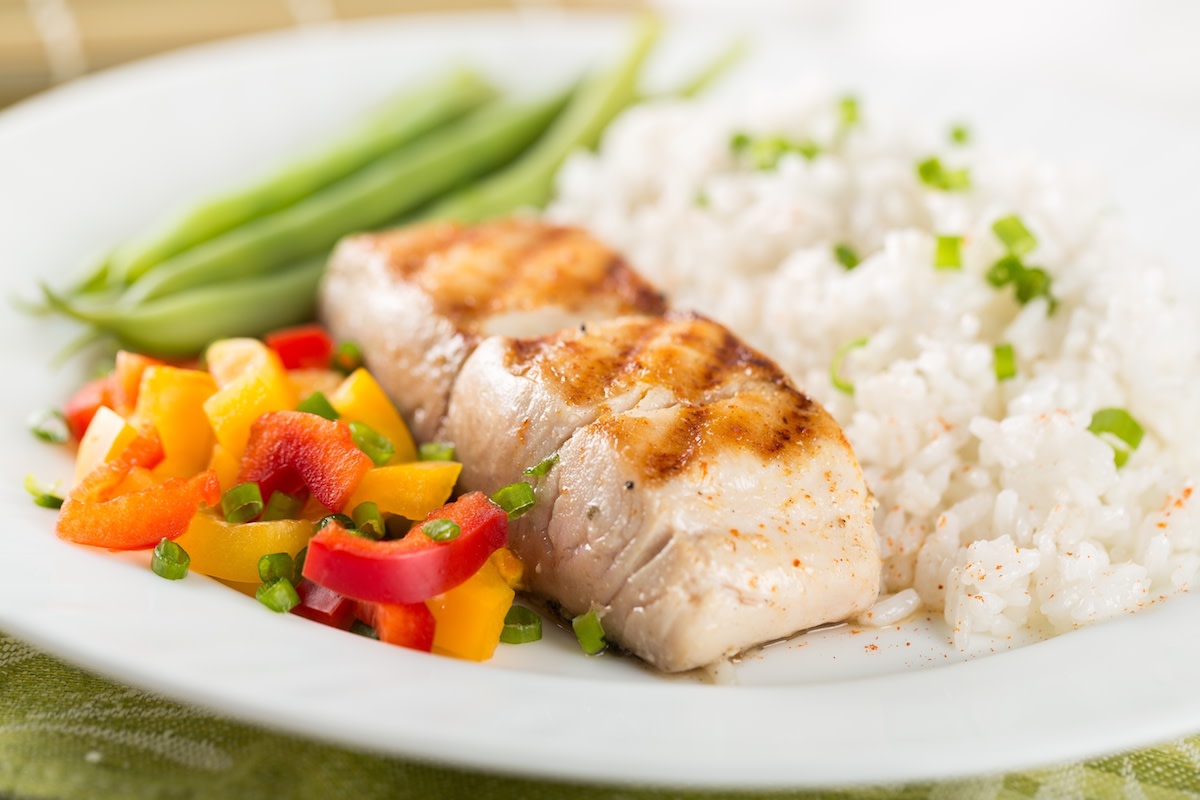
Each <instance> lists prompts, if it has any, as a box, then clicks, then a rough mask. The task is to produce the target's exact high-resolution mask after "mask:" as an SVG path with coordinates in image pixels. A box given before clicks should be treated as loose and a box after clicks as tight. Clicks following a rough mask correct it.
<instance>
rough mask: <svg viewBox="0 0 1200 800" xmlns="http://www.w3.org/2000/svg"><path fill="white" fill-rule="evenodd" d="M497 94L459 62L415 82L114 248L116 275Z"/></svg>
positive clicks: (271, 208)
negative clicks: (350, 125)
mask: <svg viewBox="0 0 1200 800" xmlns="http://www.w3.org/2000/svg"><path fill="white" fill-rule="evenodd" d="M495 95H496V90H495V89H494V88H493V87H492V86H491V85H490V84H489V83H488V82H487V81H485V80H484V79H483V78H482V77H481V76H479V75H478V74H477V73H475V72H473V71H470V70H466V69H458V70H455V71H453V72H450V73H449V74H447V75H443V76H441V77H439V78H438V79H436V80H434V81H431V82H429V83H426V84H422V85H421V86H418V87H417V88H415V89H410V90H408V91H406V92H405V93H404V94H402V95H401V96H399V97H398V98H396V99H395V100H393V101H392V102H390V103H389V104H388V105H386V106H384V107H382V108H381V109H379V111H378V112H376V113H375V114H373V115H371V116H370V117H368V118H367V119H365V120H364V121H363V123H362V124H360V125H359V126H358V127H356V128H354V129H353V130H351V131H349V132H348V133H347V134H345V135H344V136H342V137H340V138H339V139H337V140H335V141H333V142H331V143H330V144H329V145H327V146H326V147H324V148H323V149H321V150H319V151H317V152H314V153H312V154H311V155H309V156H308V157H306V158H303V159H301V160H298V161H295V162H292V163H291V164H289V165H288V166H286V167H284V168H283V169H281V170H280V171H278V172H276V173H275V174H273V175H270V176H268V177H266V178H265V179H263V180H261V181H258V182H256V183H252V184H250V185H247V186H245V187H244V188H241V189H239V190H237V191H233V192H230V193H228V194H224V195H222V196H219V197H214V198H212V199H211V200H208V201H207V202H204V203H201V204H200V205H197V206H195V207H193V208H191V209H189V210H187V211H185V212H183V213H180V214H178V215H176V216H174V217H172V218H169V219H167V220H165V221H164V222H163V223H162V224H161V225H159V226H158V227H156V228H153V229H151V230H150V231H147V232H146V233H145V234H144V235H142V236H140V237H138V238H135V239H133V240H131V241H129V242H127V243H125V244H123V245H122V246H120V247H119V248H117V250H116V252H115V253H114V254H113V257H112V259H111V265H110V270H109V272H110V273H111V275H110V280H111V281H114V282H117V283H118V284H124V283H130V282H133V281H136V280H137V279H139V278H141V277H142V276H143V275H145V274H146V273H147V272H150V271H152V270H153V269H155V268H156V267H157V266H158V265H159V264H162V263H164V262H167V261H168V260H169V259H171V258H172V257H173V256H176V255H178V254H180V253H183V252H185V251H187V250H189V249H190V248H192V247H195V246H196V245H199V244H201V243H203V242H206V241H209V240H211V239H213V238H214V237H216V236H218V235H220V234H222V233H225V232H226V231H229V230H232V229H234V228H236V227H238V226H240V225H243V224H245V223H248V222H250V221H252V220H254V219H257V218H259V217H261V216H263V215H266V214H270V213H272V212H275V211H278V210H279V209H282V208H286V207H288V206H290V205H292V204H293V203H295V202H297V201H299V200H302V199H303V198H305V197H307V196H308V195H310V194H312V193H314V192H316V191H318V190H320V189H321V188H323V187H325V186H327V185H329V184H332V183H334V182H336V181H338V180H340V179H342V178H344V177H346V176H347V175H350V174H353V173H354V172H356V171H358V170H360V169H362V168H363V167H365V166H366V165H368V164H370V163H372V162H374V161H375V160H377V159H379V158H381V157H383V156H385V155H386V154H388V153H391V152H394V151H395V150H397V149H398V148H401V147H402V146H404V145H406V144H408V143H409V142H412V141H414V140H416V139H418V138H419V137H421V136H423V135H425V134H427V133H429V132H430V131H433V130H435V129H437V128H439V127H441V126H443V125H445V124H446V123H449V122H452V121H453V120H456V119H459V118H461V117H462V116H464V115H465V114H467V113H469V112H471V111H473V110H475V109H476V108H478V107H479V106H481V105H483V104H484V103H485V102H487V101H488V100H491V99H492V98H493V97H494V96H495Z"/></svg>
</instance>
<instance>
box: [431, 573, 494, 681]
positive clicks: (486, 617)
mask: <svg viewBox="0 0 1200 800" xmlns="http://www.w3.org/2000/svg"><path fill="white" fill-rule="evenodd" d="M513 597H514V592H513V589H512V587H511V586H509V585H508V581H506V580H505V579H504V576H503V575H501V574H500V570H498V569H497V568H496V565H495V564H494V563H493V562H492V561H491V560H490V559H489V560H488V561H485V562H484V564H483V566H482V567H480V569H479V571H478V572H476V573H475V574H474V575H472V576H471V577H470V578H468V579H467V580H466V582H465V583H461V584H459V585H458V586H456V587H455V588H453V589H451V590H450V591H448V592H445V593H444V594H439V595H436V596H435V597H431V598H429V599H428V600H426V601H425V604H426V605H428V606H429V610H430V611H431V612H433V618H434V619H435V620H436V621H437V626H436V627H435V628H434V633H433V647H432V650H433V652H435V653H440V654H442V655H447V656H454V657H455V658H465V659H468V660H470V661H486V660H487V659H489V658H491V657H492V653H494V652H495V650H496V645H497V644H498V643H499V642H500V631H501V630H502V629H503V628H504V617H505V615H506V614H508V609H509V608H510V607H511V606H512V602H513Z"/></svg>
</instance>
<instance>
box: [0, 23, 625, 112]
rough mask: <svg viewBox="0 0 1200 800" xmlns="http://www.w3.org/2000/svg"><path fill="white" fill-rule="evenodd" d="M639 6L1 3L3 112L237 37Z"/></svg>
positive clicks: (0, 93)
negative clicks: (88, 77)
mask: <svg viewBox="0 0 1200 800" xmlns="http://www.w3.org/2000/svg"><path fill="white" fill-rule="evenodd" d="M639 5H642V4H641V3H639V2H637V1H636V0H0V108H2V107H4V106H6V105H10V104H12V103H14V102H16V101H17V100H20V99H22V98H25V97H28V96H30V95H32V94H35V93H36V92H40V91H42V90H44V89H48V88H50V87H51V86H54V85H55V84H58V83H61V82H63V81H68V80H71V79H72V78H75V77H78V76H80V75H83V74H85V73H87V72H93V71H95V70H100V69H104V68H106V67H111V66H114V65H116V64H121V63H124V62H126V61H132V60H135V59H138V58H144V57H146V56H150V55H154V54H156V53H161V52H164V51H166V50H172V49H175V48H178V47H185V46H188V45H193V44H198V43H201V42H206V41H212V40H215V39H222V38H226V37H229V36H236V35H238V34H245V33H256V32H260V31H267V30H272V29H277V28H286V27H295V26H302V25H317V24H321V23H326V22H330V21H335V20H344V19H360V18H363V17H371V16H382V15H389V14H399V13H408V12H430V11H466V10H477V9H493V8H512V9H528V8H546V7H550V8H556V7H557V8H565V9H580V10H626V9H630V8H634V7H636V6H639Z"/></svg>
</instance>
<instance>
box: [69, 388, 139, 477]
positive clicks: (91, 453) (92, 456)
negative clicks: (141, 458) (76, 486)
mask: <svg viewBox="0 0 1200 800" xmlns="http://www.w3.org/2000/svg"><path fill="white" fill-rule="evenodd" d="M135 436H137V431H136V430H134V427H133V426H132V425H130V424H129V423H128V422H126V421H125V418H124V417H122V416H121V415H120V414H118V413H117V412H116V411H113V410H112V409H111V408H109V407H108V406H100V407H99V408H98V409H96V416H94V417H92V422H91V424H90V425H88V429H87V432H86V433H85V434H83V438H82V439H80V440H79V450H78V451H77V452H76V454H75V481H74V482H75V483H79V481H81V480H82V479H83V476H84V475H87V474H88V473H89V472H91V471H92V470H94V469H95V468H96V467H98V466H100V465H101V464H103V463H105V462H106V461H111V460H113V459H114V458H116V457H117V456H118V455H120V454H121V451H122V450H124V449H125V447H126V446H127V445H128V444H129V443H130V442H132V441H133V437H135Z"/></svg>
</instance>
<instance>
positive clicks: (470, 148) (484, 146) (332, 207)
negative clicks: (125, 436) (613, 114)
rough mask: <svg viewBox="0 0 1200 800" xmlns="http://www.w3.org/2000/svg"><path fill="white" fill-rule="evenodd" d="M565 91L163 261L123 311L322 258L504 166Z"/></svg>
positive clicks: (433, 141)
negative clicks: (354, 234)
mask: <svg viewBox="0 0 1200 800" xmlns="http://www.w3.org/2000/svg"><path fill="white" fill-rule="evenodd" d="M565 102H566V95H565V94H556V95H554V96H552V97H548V98H541V99H538V100H535V101H529V102H521V103H516V102H510V101H505V100H497V101H494V102H493V103H491V104H489V105H487V106H485V107H484V108H482V109H480V110H479V111H476V112H474V113H473V114H471V115H470V116H468V117H466V118H465V119H463V120H462V121H460V122H459V123H458V124H457V125H454V126H451V127H450V128H449V129H447V130H446V131H444V132H442V133H440V134H439V135H437V136H434V137H428V138H426V139H422V140H419V141H417V142H415V143H413V144H412V145H411V146H409V147H406V148H403V149H402V150H400V151H399V152H397V153H395V154H393V155H391V156H387V157H385V158H382V159H380V160H378V161H376V162H375V163H374V164H372V165H371V166H369V167H367V168H366V169H363V170H361V171H360V172H358V173H356V174H354V175H352V176H350V177H349V178H347V179H346V180H344V181H341V182H340V183H337V184H334V185H333V186H330V187H329V188H327V189H324V190H322V191H320V192H317V193H315V194H313V195H311V196H310V197H307V198H305V199H304V200H302V201H300V202H298V203H296V204H295V205H293V206H290V207H288V208H285V209H283V210H281V211H278V212H276V213H274V214H271V215H269V216H266V217H262V218H260V219H257V220H254V221H253V222H250V223H247V224H246V225H243V226H241V227H239V228H236V229H235V230H232V231H230V232H229V233H226V234H225V235H223V236H220V237H218V238H216V239H213V240H212V241H210V242H207V243H205V244H202V245H200V246H198V247H194V248H192V249H191V250H188V251H186V252H184V253H181V254H179V255H178V256H176V257H175V258H173V259H171V260H169V261H167V262H163V263H162V264H160V265H159V266H158V268H156V269H155V270H153V271H152V272H149V273H147V274H146V275H145V276H143V277H142V279H141V280H139V281H138V282H137V283H135V284H133V285H132V286H131V287H130V288H129V289H128V290H127V291H126V292H125V294H124V296H123V297H122V300H121V302H122V303H123V304H127V305H133V304H137V303H141V302H145V301H148V300H153V299H155V298H159V297H164V296H167V295H170V294H174V293H175V292H180V291H184V290H187V289H192V288H195V287H198V286H204V285H207V284H212V283H220V282H222V281H227V280H232V279H236V278H240V277H247V276H250V275H255V274H265V273H268V272H272V271H274V270H275V269H278V268H280V267H286V266H287V265H288V264H291V263H293V262H295V261H297V260H300V259H303V258H306V257H308V256H312V255H317V254H323V253H327V252H328V251H329V249H330V248H331V247H332V246H333V245H334V243H336V242H337V240H338V239H340V238H341V237H342V236H344V235H346V234H347V233H349V232H351V231H356V230H363V229H367V228H371V227H375V226H378V225H382V224H384V223H386V222H389V221H391V220H394V219H396V218H397V217H398V216H400V215H401V214H403V213H405V212H407V211H409V210H410V209H414V208H416V207H418V206H419V205H421V204H422V203H425V202H428V201H429V200H431V199H433V198H435V197H438V196H439V195H441V194H443V193H445V192H447V191H450V190H452V189H454V188H456V187H458V186H461V185H462V184H464V183H466V182H468V181H470V180H472V179H475V178H477V177H479V176H481V175H484V174H486V173H488V172H490V171H492V170H494V169H496V168H497V167H499V166H501V165H503V164H505V163H507V162H508V161H510V160H511V159H512V158H514V157H515V156H516V155H517V154H518V153H520V152H521V151H522V150H524V149H525V148H526V147H528V146H529V144H530V143H531V142H532V141H533V140H534V139H536V138H537V137H538V135H540V134H541V133H542V131H543V130H544V129H545V128H546V127H547V126H548V125H549V124H550V122H551V121H552V120H553V119H554V117H555V116H556V115H557V114H558V112H559V110H560V109H561V108H562V106H563V105H564V104H565Z"/></svg>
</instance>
